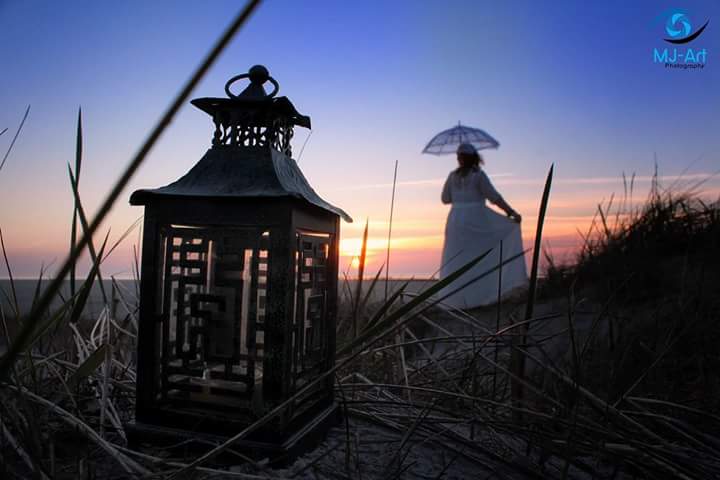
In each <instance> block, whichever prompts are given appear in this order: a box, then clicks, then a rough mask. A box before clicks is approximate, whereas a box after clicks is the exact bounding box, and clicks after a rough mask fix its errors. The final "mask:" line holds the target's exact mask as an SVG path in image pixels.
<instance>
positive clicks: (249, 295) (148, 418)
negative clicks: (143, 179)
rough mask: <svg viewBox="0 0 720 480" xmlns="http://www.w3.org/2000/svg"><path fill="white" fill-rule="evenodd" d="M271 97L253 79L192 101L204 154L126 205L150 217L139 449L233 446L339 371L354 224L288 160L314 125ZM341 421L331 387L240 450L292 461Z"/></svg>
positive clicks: (136, 426) (259, 75)
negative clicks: (346, 246) (211, 127)
mask: <svg viewBox="0 0 720 480" xmlns="http://www.w3.org/2000/svg"><path fill="white" fill-rule="evenodd" d="M246 78H247V79H249V81H250V84H249V85H248V86H247V88H245V89H244V90H243V91H242V92H241V93H240V94H238V95H235V94H233V93H232V92H231V90H230V87H231V85H232V84H233V83H234V82H236V81H237V80H241V79H246ZM267 82H270V83H271V84H272V86H273V90H272V91H271V92H270V93H266V91H265V89H264V87H263V85H264V84H265V83H267ZM278 89H279V85H278V82H277V81H275V79H273V78H272V77H271V76H270V75H269V72H268V70H267V69H266V68H265V67H263V66H261V65H257V66H254V67H252V68H251V69H250V71H249V72H248V73H247V74H243V75H238V76H236V77H233V78H232V79H230V80H229V81H228V82H227V84H226V85H225V91H226V93H227V95H228V98H198V99H195V100H193V101H192V104H193V105H194V106H196V107H197V108H199V109H200V110H202V111H204V112H205V113H207V114H209V115H210V116H211V117H212V120H213V122H214V124H215V131H214V135H213V139H212V147H211V148H210V149H209V150H208V151H207V153H206V154H205V156H203V157H202V159H201V160H200V161H199V162H198V163H197V164H196V165H195V166H194V167H193V168H192V169H191V170H190V171H189V172H188V173H186V174H185V175H184V176H183V177H181V178H180V179H178V180H177V181H175V182H174V183H171V184H169V185H167V186H165V187H161V188H157V189H152V190H137V191H135V192H134V193H133V194H132V196H131V197H130V203H131V204H132V205H143V206H144V207H145V218H144V233H143V251H142V274H141V287H140V294H141V296H140V315H139V334H138V350H137V363H138V368H137V389H136V412H135V422H133V424H132V425H131V428H129V430H130V431H131V432H132V434H133V437H134V438H136V439H137V438H143V439H146V438H148V435H147V434H149V433H153V434H157V435H161V436H164V435H175V436H177V435H179V436H186V437H190V438H195V436H196V435H197V434H203V435H221V436H228V435H233V434H236V433H238V432H239V431H241V430H242V429H243V428H245V427H247V426H249V425H250V424H252V423H253V422H254V421H256V420H257V419H258V418H259V417H261V416H262V415H263V414H265V413H266V412H268V411H269V410H270V409H272V408H273V407H275V406H277V405H279V404H280V403H282V402H283V401H285V400H287V399H288V398H290V397H291V396H292V395H294V394H295V393H296V392H298V391H299V390H300V389H301V388H302V387H303V386H305V385H307V384H308V383H309V382H311V381H312V380H314V379H317V378H318V377H319V376H320V375H322V374H323V373H324V372H327V371H328V370H329V369H330V368H332V366H333V363H334V352H335V319H336V304H337V275H338V239H339V234H340V226H339V224H340V218H341V217H342V218H343V219H345V220H346V221H352V219H350V217H349V216H348V215H347V214H346V213H345V212H343V211H342V210H340V209H339V208H336V207H334V206H332V205H330V204H329V203H327V202H325V201H324V200H322V199H321V198H320V197H319V196H318V195H317V194H316V193H315V191H314V190H313V189H312V188H311V187H310V185H309V184H308V182H307V180H306V179H305V177H304V176H303V174H302V172H301V171H300V169H299V168H298V166H297V163H296V162H295V160H293V159H292V158H291V145H290V141H291V139H292V136H293V128H294V127H296V126H299V127H305V128H310V118H309V117H307V116H304V115H301V114H300V113H298V111H297V110H296V109H295V107H294V106H293V104H292V103H291V102H290V101H289V100H288V99H287V98H286V97H277V96H276V94H277V92H278ZM336 418H337V405H336V404H335V402H334V397H333V382H332V378H331V377H329V378H326V379H325V380H323V381H321V382H319V383H318V384H317V385H316V386H315V387H313V388H311V389H309V390H308V391H307V392H306V393H304V394H303V395H302V396H301V397H300V398H298V399H296V400H295V401H293V402H292V403H291V404H290V405H289V406H288V407H287V409H285V410H284V412H283V414H282V415H279V416H277V417H276V418H275V419H274V420H273V421H272V422H269V423H268V424H267V425H265V426H264V427H262V428H261V429H259V430H257V431H256V432H254V433H253V434H252V435H250V436H249V437H248V438H247V439H246V440H245V441H244V443H243V442H241V443H240V445H241V446H242V445H245V446H246V447H252V449H253V450H255V451H259V452H260V453H261V454H263V455H266V454H267V453H274V454H278V455H282V454H288V453H291V452H292V451H294V450H298V449H302V448H303V445H304V444H306V443H307V442H306V439H307V438H308V437H309V436H312V435H314V437H316V438H317V437H318V435H319V434H321V433H322V431H323V430H324V429H325V428H326V427H327V426H329V425H330V424H332V422H333V421H334V420H335V419H336Z"/></svg>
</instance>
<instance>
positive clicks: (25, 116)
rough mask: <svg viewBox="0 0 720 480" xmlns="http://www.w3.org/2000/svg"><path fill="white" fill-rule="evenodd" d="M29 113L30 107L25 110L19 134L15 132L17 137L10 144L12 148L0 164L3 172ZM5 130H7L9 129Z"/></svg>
mask: <svg viewBox="0 0 720 480" xmlns="http://www.w3.org/2000/svg"><path fill="white" fill-rule="evenodd" d="M29 113H30V105H28V106H27V109H26V110H25V115H23V118H22V121H21V122H20V126H19V127H18V129H17V132H15V136H14V137H13V139H12V142H10V146H9V147H8V149H7V152H5V156H4V157H3V159H2V162H0V170H2V168H3V167H4V166H5V162H6V161H7V159H8V157H9V156H10V152H12V149H13V147H14V146H15V141H16V140H17V139H18V136H19V135H20V132H21V131H22V129H23V125H25V120H27V117H28V114H29ZM5 130H7V128H6V129H5ZM5 130H3V133H5Z"/></svg>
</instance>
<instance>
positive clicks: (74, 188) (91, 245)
mask: <svg viewBox="0 0 720 480" xmlns="http://www.w3.org/2000/svg"><path fill="white" fill-rule="evenodd" d="M67 167H68V175H69V176H70V186H71V187H72V191H73V198H74V199H75V211H76V212H77V214H78V218H79V219H80V225H81V226H82V229H83V235H85V236H87V235H88V232H89V228H90V227H89V226H88V223H87V218H86V217H85V210H84V209H83V206H82V201H81V200H80V191H79V190H78V183H77V180H76V178H75V176H74V175H73V172H72V168H71V167H70V164H69V163H68V166H67ZM87 246H88V250H89V251H90V258H91V259H92V262H93V263H94V264H97V265H98V271H97V277H98V284H99V285H100V292H101V293H102V297H103V303H105V304H107V303H108V296H107V292H105V285H104V284H103V278H102V274H101V273H100V263H101V262H102V258H100V257H98V255H97V253H96V251H95V244H94V243H93V239H92V236H90V237H89V239H88V242H87ZM74 265H75V264H73V266H74Z"/></svg>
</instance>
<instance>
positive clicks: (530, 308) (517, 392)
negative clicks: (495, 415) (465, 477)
mask: <svg viewBox="0 0 720 480" xmlns="http://www.w3.org/2000/svg"><path fill="white" fill-rule="evenodd" d="M554 168H555V165H554V164H552V165H550V171H548V174H547V178H546V179H545V188H544V189H543V195H542V200H541V201H540V212H539V213H538V222H537V229H536V231H535V246H534V248H533V257H532V266H531V267H530V285H529V288H528V299H527V305H526V307H525V320H529V319H531V318H532V316H533V312H534V309H535V292H536V290H537V281H538V267H539V265H538V264H539V263H540V250H541V246H542V232H543V225H544V224H545V213H546V212H547V205H548V201H549V200H550V187H551V186H552V178H553V170H554ZM527 332H528V324H525V325H524V326H523V328H522V337H521V338H520V341H521V342H522V344H523V345H524V344H525V343H526V341H527V339H526V336H527ZM511 370H512V372H513V379H512V381H511V384H510V389H511V396H512V399H513V402H514V404H515V405H516V406H521V405H522V402H523V398H524V395H525V391H524V387H523V384H522V382H518V381H517V380H516V379H515V378H519V379H522V380H524V379H525V354H524V353H523V352H522V350H520V349H517V348H514V349H513V351H512V357H511ZM515 416H516V420H521V418H519V416H520V414H519V410H515Z"/></svg>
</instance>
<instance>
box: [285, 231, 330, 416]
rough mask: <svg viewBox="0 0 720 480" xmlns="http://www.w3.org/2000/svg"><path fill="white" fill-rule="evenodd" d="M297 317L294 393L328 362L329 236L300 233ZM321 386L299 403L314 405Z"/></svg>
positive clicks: (296, 284)
mask: <svg viewBox="0 0 720 480" xmlns="http://www.w3.org/2000/svg"><path fill="white" fill-rule="evenodd" d="M296 240H297V251H296V256H295V258H296V269H295V273H296V279H295V318H294V322H293V329H292V352H293V362H292V375H291V378H292V385H291V387H292V390H293V391H296V390H298V389H299V388H301V387H302V386H304V385H306V384H307V383H308V382H309V381H311V380H313V379H315V378H316V377H317V376H318V375H319V374H320V373H321V372H322V371H323V370H324V369H325V368H327V362H328V354H329V352H328V331H327V329H328V324H327V323H328V322H327V295H328V278H327V262H328V255H329V249H330V235H327V234H311V233H306V232H297V234H296ZM323 388H324V387H323V385H322V384H319V385H318V387H317V388H316V389H313V390H312V391H310V392H308V394H307V395H305V396H304V397H303V398H302V399H299V401H298V402H297V403H296V406H297V407H298V408H300V409H302V407H304V405H302V404H303V403H307V404H309V403H312V402H311V400H312V399H313V398H316V396H317V394H318V393H320V392H321V391H322V390H323Z"/></svg>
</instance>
